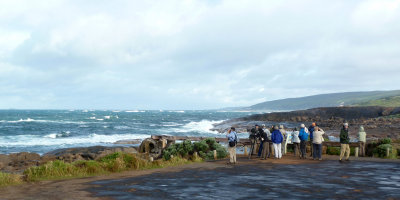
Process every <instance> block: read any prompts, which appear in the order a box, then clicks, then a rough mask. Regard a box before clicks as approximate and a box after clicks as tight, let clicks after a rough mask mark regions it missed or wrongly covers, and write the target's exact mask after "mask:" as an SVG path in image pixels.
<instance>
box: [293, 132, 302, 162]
mask: <svg viewBox="0 0 400 200" xmlns="http://www.w3.org/2000/svg"><path fill="white" fill-rule="evenodd" d="M299 134H300V132H299V131H298V130H297V127H296V128H294V130H293V135H292V143H293V150H294V156H298V155H300V138H299Z"/></svg>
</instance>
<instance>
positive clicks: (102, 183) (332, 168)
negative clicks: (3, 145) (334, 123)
mask: <svg viewBox="0 0 400 200" xmlns="http://www.w3.org/2000/svg"><path fill="white" fill-rule="evenodd" d="M323 159H324V160H323V161H313V160H310V159H308V160H300V159H298V158H296V157H294V156H291V155H287V156H284V157H283V159H280V160H276V159H268V160H260V159H257V158H253V159H251V160H249V159H247V158H246V157H239V159H238V164H237V165H227V164H226V162H227V160H226V159H224V160H218V161H213V162H203V163H194V164H188V165H182V166H177V167H168V168H163V169H152V170H143V171H127V172H123V173H117V174H112V175H107V176H97V177H90V178H80V179H70V180H58V181H42V182H36V183H29V184H23V185H18V186H8V187H2V188H0V199H35V200H38V199H53V200H55V199H160V198H163V199H186V198H190V197H192V198H193V197H194V199H215V198H218V199H225V198H229V197H230V196H229V194H228V196H226V195H227V194H225V193H223V192H222V193H221V191H225V190H226V188H225V186H224V185H231V186H232V188H236V187H237V188H240V189H242V190H243V192H241V193H240V194H241V196H240V198H237V199H245V198H250V197H252V198H256V199H258V198H267V197H268V198H275V197H285V198H289V199H290V198H294V199H301V198H309V196H307V194H304V195H303V196H290V195H289V196H288V194H290V193H283V194H280V193H279V191H280V190H275V188H274V187H268V186H266V188H269V190H265V187H264V186H263V187H261V186H262V185H263V183H257V181H259V180H260V178H261V179H262V177H264V178H265V179H266V180H269V181H267V182H268V183H271V184H272V183H273V181H272V180H271V179H272V178H274V177H275V176H277V173H276V168H277V167H278V168H279V169H281V170H282V171H281V173H278V175H279V176H282V177H278V179H281V180H290V179H291V178H290V177H286V178H285V176H286V175H287V174H290V173H293V172H292V170H293V167H295V168H298V173H299V174H301V173H302V172H304V173H311V174H312V173H314V171H315V172H317V171H318V170H321V169H322V168H323V169H324V170H325V171H323V173H325V172H326V173H327V174H329V173H331V175H330V176H332V177H333V178H332V180H330V181H332V183H329V184H328V186H327V187H330V188H332V187H339V188H340V187H341V185H343V184H344V185H345V184H346V183H347V182H348V183H351V184H353V185H354V184H358V183H360V184H361V185H359V186H358V187H356V188H355V189H354V188H353V187H350V188H353V189H351V191H353V192H354V193H355V194H356V195H359V196H358V197H360V198H363V197H369V198H379V197H380V196H368V195H369V193H368V192H366V193H365V192H364V191H366V190H365V189H366V188H365V187H367V186H365V185H362V184H368V183H365V182H366V181H365V180H364V179H360V180H358V179H354V180H352V179H351V177H352V176H351V174H352V173H357V172H359V171H360V169H364V166H365V169H367V168H368V167H369V168H368V170H369V171H371V173H374V174H373V175H372V176H376V177H377V178H378V180H377V181H378V182H379V181H380V180H381V179H382V180H381V181H382V184H383V185H384V184H385V179H389V180H391V182H390V181H389V182H388V181H386V182H388V183H386V184H389V185H390V184H391V185H390V187H389V186H388V187H383V186H382V187H379V188H380V189H381V190H382V191H383V192H385V191H386V194H389V196H387V197H388V198H386V199H400V194H398V193H397V192H392V190H391V189H393V188H394V189H396V190H395V191H399V192H400V177H399V175H398V174H399V173H400V162H399V160H386V159H379V158H353V157H352V158H351V160H352V161H351V162H350V163H346V164H345V165H343V164H341V163H339V162H338V161H337V160H338V156H325V157H323ZM343 166H344V167H343ZM385 167H386V168H390V169H394V170H395V171H393V172H391V173H395V174H397V175H396V176H390V174H389V175H388V173H387V172H388V170H383V171H382V170H381V169H385ZM338 169H341V170H340V171H341V172H340V175H338V177H339V178H340V177H342V176H343V177H345V178H342V179H344V180H347V181H345V182H344V183H341V182H340V180H336V179H335V178H337V177H336V176H335V175H334V174H335V173H337V170H338ZM258 170H260V172H261V173H260V176H254V177H253V176H250V177H249V176H247V175H246V174H251V173H254V172H255V171H258ZM285 170H287V171H285ZM374 170H377V171H374ZM296 171H297V170H296ZM361 171H362V170H361ZM319 173H321V174H322V172H319ZM349 173H350V175H348V174H349ZM380 173H382V174H381V175H380ZM196 174H203V175H202V176H200V177H199V176H196ZM232 175H234V177H235V178H232V179H226V177H231V176H232ZM232 177H233V176H232ZM307 177H308V175H304V176H301V177H299V178H298V179H296V180H299V179H300V180H301V179H304V180H303V182H304V183H307V181H310V180H308V179H307ZM310 177H311V176H310ZM349 177H350V178H349ZM360 177H361V176H360ZM275 178H276V177H275ZM253 179H254V180H253ZM328 179H330V178H329V176H327V177H324V179H322V180H323V181H325V180H328ZM213 180H219V181H222V182H223V183H222V184H221V183H218V184H217V185H210V184H209V183H210V182H214V181H213ZM241 180H242V185H235V184H236V183H237V182H240V181H241ZM350 180H352V181H350ZM293 181H294V182H293V183H291V182H290V181H289V182H287V181H286V182H285V181H283V182H281V183H279V184H282V185H280V186H279V187H285V184H286V186H287V187H288V188H289V189H290V188H291V186H293V185H296V184H298V183H296V182H295V180H293ZM311 181H313V180H311ZM338 181H339V183H336V182H338ZM370 181H371V184H374V183H373V182H372V181H374V180H372V179H371V180H370ZM153 182H154V183H153ZM225 182H227V183H226V184H225ZM229 182H232V183H229ZM375 182H376V181H375ZM255 183H257V185H253V184H255ZM193 184H195V186H193V187H191V186H190V185H193ZM164 185H165V186H164ZM219 187H221V188H220V190H219V191H216V192H214V193H213V192H212V189H213V188H219ZM247 187H250V188H252V189H254V190H257V191H258V192H257V193H256V194H259V195H262V196H257V195H256V196H254V194H253V193H252V194H251V195H250V194H248V193H249V191H252V190H248V188H247ZM343 187H345V188H346V186H343ZM363 187H364V188H363ZM190 188H191V189H190ZM193 188H197V190H198V191H195V190H194V191H193ZM379 188H378V189H379ZM228 189H229V188H228ZM292 189H293V191H297V190H298V187H293V188H292ZM303 189H304V188H303ZM372 189H373V188H372ZM304 190H305V191H311V192H312V191H313V187H311V186H310V188H309V189H307V188H306V189H304ZM153 191H157V192H153ZM185 191H186V192H185ZM204 191H205V192H206V193H207V194H208V193H209V195H203V196H201V195H200V196H196V195H195V194H198V193H199V192H200V193H201V192H204ZM210 191H211V192H210ZM260 191H261V192H260ZM321 191H324V187H323V188H320V189H319V190H318V192H319V193H321ZM346 191H347V190H343V191H341V192H342V193H338V194H337V195H338V196H335V198H339V197H345V198H346V197H354V195H350V193H351V191H350V192H349V191H347V192H346ZM368 191H372V190H371V188H370V189H368ZM382 191H380V190H378V191H374V192H375V193H376V192H382ZM363 192H364V193H363ZM174 193H180V194H181V195H180V196H176V195H173V194H174ZM321 194H323V192H322V193H321ZM230 195H231V194H230ZM268 195H270V196H268ZM271 195H272V196H271ZM348 195H350V196H348ZM364 195H367V196H364ZM231 196H232V195H231ZM313 197H315V198H324V197H329V196H313ZM335 198H334V199H335Z"/></svg>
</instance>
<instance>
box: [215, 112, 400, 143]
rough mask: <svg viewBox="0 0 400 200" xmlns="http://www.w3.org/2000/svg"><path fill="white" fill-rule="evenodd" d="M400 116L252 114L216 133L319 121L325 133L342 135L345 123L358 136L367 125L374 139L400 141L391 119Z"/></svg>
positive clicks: (399, 123) (399, 122)
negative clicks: (257, 126) (262, 124)
mask: <svg viewBox="0 0 400 200" xmlns="http://www.w3.org/2000/svg"><path fill="white" fill-rule="evenodd" d="M399 114H400V107H396V108H390V107H376V106H374V107H328V108H314V109H309V110H300V111H292V112H276V113H266V114H257V115H251V116H248V117H243V118H237V119H232V120H228V121H225V122H222V123H220V124H217V125H215V126H214V129H213V130H217V131H219V132H224V131H226V130H227V129H228V128H229V127H231V126H235V127H238V129H239V130H244V131H245V130H246V129H249V128H251V127H252V126H254V124H256V123H257V124H261V123H265V124H281V123H285V124H287V126H288V127H287V128H294V127H298V126H299V125H300V124H301V123H305V124H308V125H309V124H310V123H311V122H316V123H317V124H318V126H320V127H321V128H323V129H324V130H325V131H331V132H332V133H334V134H338V132H339V130H340V129H341V127H342V125H343V122H348V123H349V124H350V127H351V128H350V133H351V134H352V135H353V136H355V135H356V133H357V132H358V127H359V126H360V125H363V126H364V127H365V129H366V131H367V136H368V137H369V138H373V139H379V138H385V137H390V138H393V139H400V118H396V117H390V116H394V115H399Z"/></svg>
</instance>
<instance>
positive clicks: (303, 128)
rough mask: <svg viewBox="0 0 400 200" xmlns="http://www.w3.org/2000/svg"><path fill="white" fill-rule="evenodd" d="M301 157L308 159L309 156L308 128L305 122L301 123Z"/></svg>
mask: <svg viewBox="0 0 400 200" xmlns="http://www.w3.org/2000/svg"><path fill="white" fill-rule="evenodd" d="M299 138H300V158H302V159H306V158H307V152H306V149H307V141H308V130H307V128H306V126H305V125H304V124H301V125H300V133H299Z"/></svg>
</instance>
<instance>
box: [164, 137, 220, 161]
mask: <svg viewBox="0 0 400 200" xmlns="http://www.w3.org/2000/svg"><path fill="white" fill-rule="evenodd" d="M214 150H216V151H217V158H225V157H226V156H227V155H228V152H227V151H226V148H225V147H223V146H222V145H221V144H219V143H217V142H216V141H215V138H207V139H205V140H202V141H198V142H194V143H192V142H191V141H189V140H185V141H183V142H182V143H180V144H172V145H170V146H169V147H168V148H166V149H164V151H163V154H162V157H163V159H164V160H169V159H171V157H172V156H181V157H184V158H190V157H191V156H192V155H193V153H194V152H198V155H199V156H200V158H202V159H206V160H213V159H214V152H213V151H214Z"/></svg>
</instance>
